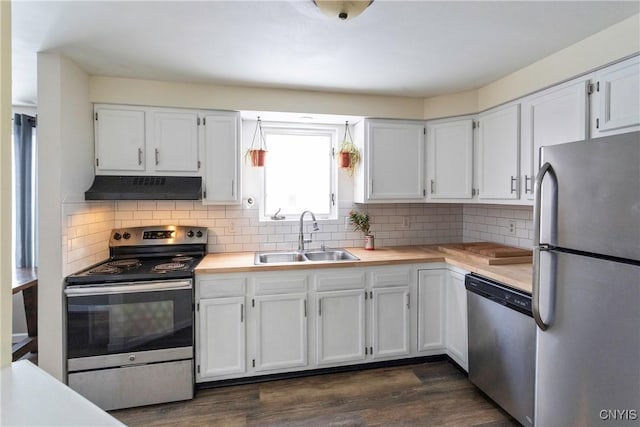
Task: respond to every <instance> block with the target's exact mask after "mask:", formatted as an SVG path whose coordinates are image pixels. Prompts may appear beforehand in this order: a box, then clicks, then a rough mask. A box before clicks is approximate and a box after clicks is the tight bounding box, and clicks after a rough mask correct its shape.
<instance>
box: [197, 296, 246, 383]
mask: <svg viewBox="0 0 640 427" xmlns="http://www.w3.org/2000/svg"><path fill="white" fill-rule="evenodd" d="M196 328H197V337H198V342H197V345H196V349H197V351H196V364H197V366H198V367H197V369H196V379H200V380H206V379H208V378H211V377H216V376H221V375H228V374H239V373H244V372H245V359H246V354H245V341H246V340H245V339H246V328H245V316H244V297H232V298H211V299H203V300H200V302H199V315H198V322H197V325H196Z"/></svg>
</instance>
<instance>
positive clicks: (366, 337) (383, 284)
mask: <svg viewBox="0 0 640 427" xmlns="http://www.w3.org/2000/svg"><path fill="white" fill-rule="evenodd" d="M195 295H196V307H197V313H196V350H195V353H196V382H207V381H218V380H225V379H232V378H240V377H249V376H254V375H266V374H273V373H284V372H294V371H302V370H310V369H319V368H327V367H332V366H345V365H355V364H360V363H367V362H372V361H378V360H380V361H382V360H394V359H402V358H409V357H419V356H428V355H441V354H448V355H449V356H450V357H451V358H452V359H453V360H455V361H456V362H457V363H458V364H459V365H460V366H462V367H463V368H464V369H467V323H466V322H467V312H466V303H467V301H466V290H465V288H464V272H463V271H461V270H459V269H456V268H455V267H452V268H448V266H447V264H441V265H437V266H435V267H432V266H429V265H428V264H427V265H404V266H376V267H365V268H327V269H316V270H292V271H277V272H259V273H224V274H198V275H196V289H195ZM416 337H417V338H418V339H417V340H416Z"/></svg>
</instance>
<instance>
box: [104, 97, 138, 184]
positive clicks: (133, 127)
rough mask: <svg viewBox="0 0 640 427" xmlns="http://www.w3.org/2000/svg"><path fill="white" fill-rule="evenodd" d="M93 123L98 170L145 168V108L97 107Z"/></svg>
mask: <svg viewBox="0 0 640 427" xmlns="http://www.w3.org/2000/svg"><path fill="white" fill-rule="evenodd" d="M94 123H95V139H96V141H95V149H96V151H95V154H96V163H95V164H96V173H112V174H115V173H123V172H141V171H144V169H145V112H144V111H140V110H135V109H127V108H126V107H122V108H112V107H96V108H95V114H94Z"/></svg>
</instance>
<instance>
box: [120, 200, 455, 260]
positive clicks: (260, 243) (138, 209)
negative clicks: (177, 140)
mask: <svg viewBox="0 0 640 427" xmlns="http://www.w3.org/2000/svg"><path fill="white" fill-rule="evenodd" d="M351 209H352V205H351V204H347V205H345V206H341V207H340V208H339V209H338V219H337V220H326V221H320V222H319V227H320V230H319V231H317V232H313V234H312V239H313V242H312V243H311V244H310V245H308V247H310V248H316V247H320V245H322V244H325V245H326V246H328V247H338V246H340V247H350V246H361V245H363V244H364V243H363V237H362V233H360V232H354V231H353V229H352V227H351V225H347V226H345V218H346V217H347V216H348V214H349V211H350V210H351ZM358 209H359V210H363V211H366V212H368V213H369V215H370V218H371V219H370V222H371V224H372V225H371V232H372V233H373V234H374V235H375V236H376V245H377V246H380V247H382V246H400V245H419V244H430V243H438V242H440V243H446V242H460V241H462V207H461V206H456V205H437V206H434V205H426V204H398V205H395V204H392V205H387V204H384V205H382V204H380V205H377V204H371V205H361V206H358ZM258 215H259V211H258V209H257V208H256V207H251V208H244V207H241V206H204V205H202V204H201V203H200V202H197V201H196V202H191V201H157V202H153V201H151V202H149V201H144V202H143V201H138V202H136V201H119V202H116V205H115V227H136V226H142V225H151V224H177V225H197V226H201V227H207V228H208V229H209V244H208V251H209V252H238V251H268V250H291V249H296V248H297V244H298V234H299V231H300V225H299V224H300V223H299V222H298V221H277V222H276V221H269V222H261V221H259V219H258ZM304 224H305V225H304V232H305V237H306V236H308V235H309V232H310V231H311V227H310V222H309V221H308V217H305V223H304Z"/></svg>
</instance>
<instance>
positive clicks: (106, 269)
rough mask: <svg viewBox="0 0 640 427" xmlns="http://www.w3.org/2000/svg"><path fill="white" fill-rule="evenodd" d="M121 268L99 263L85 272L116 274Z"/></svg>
mask: <svg viewBox="0 0 640 427" xmlns="http://www.w3.org/2000/svg"><path fill="white" fill-rule="evenodd" d="M121 272H122V269H121V268H118V267H116V266H113V265H108V264H104V265H99V266H97V267H96V268H93V269H91V270H89V271H88V272H87V274H118V273H121Z"/></svg>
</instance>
